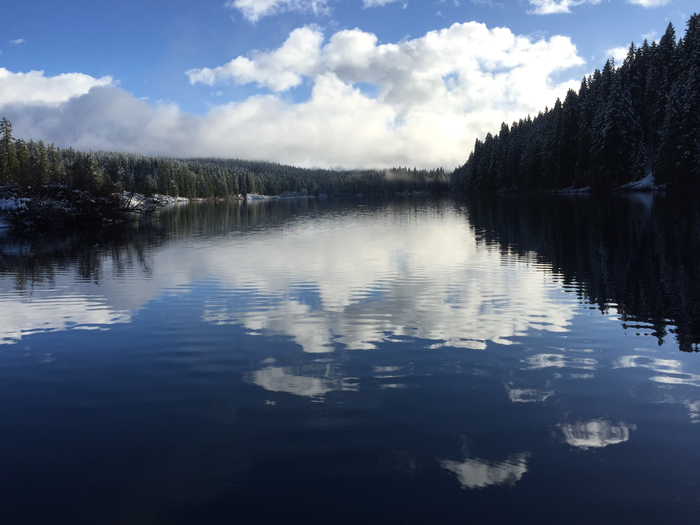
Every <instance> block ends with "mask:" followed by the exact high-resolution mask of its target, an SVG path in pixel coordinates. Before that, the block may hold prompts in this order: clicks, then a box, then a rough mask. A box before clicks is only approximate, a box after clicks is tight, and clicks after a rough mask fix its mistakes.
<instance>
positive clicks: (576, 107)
mask: <svg viewBox="0 0 700 525" xmlns="http://www.w3.org/2000/svg"><path fill="white" fill-rule="evenodd" d="M646 176H652V177H653V181H654V183H656V184H659V185H660V184H668V183H676V184H683V185H685V184H688V183H690V184H698V183H700V16H698V14H697V13H696V14H694V15H692V16H691V17H690V19H689V20H688V22H687V30H686V33H685V36H684V37H683V38H681V39H680V40H678V41H676V34H675V30H674V27H673V25H672V24H669V25H668V28H667V30H666V33H665V34H664V35H663V37H662V38H661V39H660V41H659V42H658V43H656V42H653V43H652V44H651V45H650V44H649V43H648V42H647V41H646V40H645V41H644V43H643V44H642V46H641V47H635V45H634V43H632V44H631V45H630V48H629V51H628V53H627V57H626V58H625V59H624V61H623V63H622V65H621V66H619V67H618V66H617V65H616V64H615V62H614V61H613V60H608V61H607V62H606V64H605V66H604V67H603V69H602V71H601V70H596V71H595V72H594V73H593V74H592V75H590V76H588V77H584V79H583V81H582V82H581V87H580V89H579V91H578V93H576V92H575V91H574V90H569V92H568V93H567V95H566V98H565V99H564V102H562V101H561V100H560V99H557V101H556V102H555V104H554V106H553V107H552V108H551V109H549V108H545V110H544V112H540V113H539V114H538V115H537V116H536V117H535V118H534V119H533V118H530V117H529V116H528V117H527V118H526V119H521V120H520V121H518V122H513V124H512V125H511V126H508V125H507V124H505V123H503V124H502V125H501V129H500V131H499V132H498V134H496V135H491V134H490V133H489V134H487V135H486V138H485V139H484V140H483V141H482V140H479V139H477V140H476V144H475V146H474V151H473V152H472V153H471V154H470V155H469V158H468V160H467V162H466V163H465V164H464V165H462V166H460V167H458V168H457V169H455V171H454V172H453V173H452V176H451V185H452V189H453V190H455V191H462V192H464V191H473V190H486V191H499V190H505V191H509V190H555V189H566V188H584V187H589V188H591V189H593V190H598V189H600V190H604V189H613V188H618V187H620V186H622V185H624V184H626V183H630V182H634V181H639V180H641V179H643V178H644V177H646Z"/></svg>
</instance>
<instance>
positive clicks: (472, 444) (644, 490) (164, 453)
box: [0, 199, 700, 523]
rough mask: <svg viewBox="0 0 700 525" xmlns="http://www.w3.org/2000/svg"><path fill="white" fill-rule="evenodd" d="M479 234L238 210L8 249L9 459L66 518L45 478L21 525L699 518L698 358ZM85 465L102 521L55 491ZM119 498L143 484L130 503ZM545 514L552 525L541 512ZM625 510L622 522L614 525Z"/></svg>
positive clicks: (464, 216)
mask: <svg viewBox="0 0 700 525" xmlns="http://www.w3.org/2000/svg"><path fill="white" fill-rule="evenodd" d="M358 204H360V205H358ZM644 209H646V212H647V213H649V207H645V208H644ZM479 213H480V212H479V209H478V207H476V206H474V205H471V204H470V205H467V206H466V207H465V206H464V204H463V203H460V202H454V201H451V200H449V199H442V200H428V199H426V200H418V199H416V200H411V199H409V200H406V201H390V202H382V203H369V205H365V204H363V203H361V202H360V203H358V202H352V201H350V202H345V203H338V202H328V203H326V204H324V203H322V202H321V203H316V202H313V203H309V202H305V203H298V202H297V203H277V204H272V203H267V204H266V203H258V204H256V205H255V206H249V207H245V206H240V207H239V206H238V205H237V204H231V203H225V204H219V205H213V204H208V205H202V206H199V207H197V206H190V207H184V208H178V209H173V210H171V211H170V212H168V213H166V214H164V215H163V217H162V218H161V220H160V222H158V223H157V224H155V225H154V226H152V227H143V228H142V229H141V230H139V231H137V232H132V234H130V235H128V236H126V237H125V238H123V239H120V240H118V241H115V240H113V239H107V238H105V237H99V236H98V237H99V238H98V239H96V240H95V239H92V238H88V237H86V236H79V237H78V239H79V240H75V239H73V241H71V240H68V241H66V243H65V244H66V245H70V246H69V247H68V248H66V246H63V245H60V243H56V244H55V245H54V246H53V247H46V246H45V245H42V244H41V243H39V242H34V243H32V242H30V241H23V240H19V239H15V238H13V237H10V236H8V235H5V236H4V237H2V238H1V239H0V247H2V253H3V266H2V267H1V268H0V269H1V273H0V318H1V319H2V322H1V323H0V342H1V343H2V346H0V371H1V373H2V375H1V376H0V385H2V395H3V396H4V397H3V403H4V405H3V408H2V409H0V417H1V418H2V419H0V421H2V422H3V423H0V425H2V436H3V437H2V438H1V439H0V444H2V445H3V450H5V452H4V453H2V454H0V459H1V460H2V464H3V465H5V466H6V467H7V469H8V472H10V473H13V472H14V473H15V474H18V473H19V472H22V471H25V470H26V467H27V465H29V464H34V465H40V467H39V469H40V470H39V471H42V472H43V474H42V475H43V476H44V477H45V479H46V480H47V481H45V483H47V484H48V488H46V487H45V490H46V491H47V496H46V498H47V503H46V505H45V512H47V513H48V514H46V515H44V514H42V512H44V511H42V510H36V509H34V508H33V507H32V503H33V500H34V497H33V496H32V495H31V494H30V493H24V492H22V491H23V490H24V489H26V488H27V487H29V486H31V485H32V484H33V483H36V479H35V478H34V476H35V475H33V474H32V473H31V472H32V471H31V469H30V473H29V474H27V475H25V476H24V477H23V478H22V479H23V480H24V481H22V482H20V483H18V484H16V485H14V486H12V485H8V483H7V482H5V483H3V486H2V487H0V489H3V488H4V489H6V492H5V493H6V494H8V495H9V496H12V498H14V499H8V498H7V497H6V498H0V504H1V505H0V510H2V512H3V513H5V514H6V515H7V516H10V517H12V518H13V519H15V520H17V519H23V520H24V521H25V522H29V523H31V522H36V523H40V522H42V521H43V518H45V517H46V516H47V515H51V516H59V517H65V518H66V519H71V520H72V521H74V522H75V523H80V522H85V523H88V522H95V520H97V521H100V520H102V519H103V518H104V516H105V515H110V516H112V517H114V516H116V517H117V521H119V519H123V520H127V521H128V520H131V521H133V520H134V519H136V518H138V519H141V520H142V521H143V522H145V523H150V522H153V523H156V522H158V520H163V519H164V520H166V521H167V520H170V522H172V523H187V522H191V521H195V518H197V517H200V516H204V515H206V516H209V518H211V520H212V522H217V520H220V521H221V522H226V520H228V519H231V518H232V517H238V518H241V519H244V518H245V516H246V512H254V511H255V512H261V513H262V514H260V515H259V516H258V517H259V518H261V519H262V518H265V519H281V518H282V517H287V518H289V517H290V516H295V515H296V516H301V515H304V516H306V517H307V518H308V519H309V521H311V522H323V521H324V519H326V518H327V517H328V508H330V507H333V506H341V507H342V506H344V505H347V502H348V501H349V500H348V498H349V497H350V496H348V494H352V497H351V500H352V501H356V498H365V501H367V502H368V503H367V504H370V503H371V502H374V505H378V506H379V507H377V508H380V509H381V510H378V511H377V510H376V509H375V514H367V513H368V512H369V510H368V508H365V507H363V506H362V505H360V506H358V507H357V508H356V509H355V510H353V511H347V512H346V514H345V516H346V518H347V520H348V521H352V520H354V519H359V518H360V517H364V518H366V517H367V516H368V515H370V516H373V518H372V519H370V521H387V519H388V520H389V521H391V520H392V519H400V520H402V521H404V522H416V523H417V522H421V521H424V520H425V519H427V518H430V519H443V520H445V521H446V522H451V521H459V520H462V519H463V518H464V516H465V514H464V509H465V508H470V509H472V512H473V516H476V517H477V518H478V519H477V521H480V522H484V523H486V522H489V521H492V522H494V523H496V522H503V519H506V518H507V516H508V515H509V513H510V512H513V511H518V512H520V513H521V515H523V516H525V517H528V518H529V519H537V520H541V521H544V522H547V520H550V522H551V519H553V516H557V515H559V516H561V515H562V514H561V513H563V512H564V511H565V509H568V508H579V507H578V506H579V505H582V503H581V502H584V503H585V505H586V509H588V510H582V511H580V512H579V513H578V514H577V516H579V518H576V519H575V520H574V522H580V523H585V522H587V520H588V521H590V519H592V517H594V516H597V518H598V521H597V522H600V523H604V522H610V523H613V522H614V523H622V522H643V521H644V520H645V519H648V518H649V517H650V516H651V517H652V518H654V517H662V516H666V517H668V516H674V517H675V518H678V519H681V520H682V519H683V518H684V517H687V516H689V515H691V514H692V513H693V512H694V511H695V510H698V509H697V507H698V504H697V501H698V499H697V498H698V495H697V494H696V493H695V492H694V490H695V489H693V488H692V487H693V486H694V485H692V483H694V482H696V481H697V482H698V484H699V486H700V479H698V478H699V477H700V474H698V472H700V469H696V468H695V467H694V466H699V465H700V455H699V454H698V453H697V452H694V450H695V448H696V447H695V448H693V449H688V448H687V447H682V446H680V444H681V443H685V442H695V441H696V440H697V439H698V438H700V436H699V435H698V432H699V431H700V426H698V425H696V424H694V423H698V422H700V391H699V390H698V386H700V366H699V365H698V363H697V362H696V361H697V360H696V359H695V355H691V354H687V353H682V352H679V351H678V344H677V343H676V342H675V341H674V340H673V338H672V337H671V336H668V335H667V336H666V337H665V338H664V339H663V340H661V339H659V338H658V333H657V332H655V333H657V336H656V337H655V336H652V335H646V336H645V335H639V336H637V335H636V334H637V333H638V331H639V328H638V327H639V326H645V323H647V325H649V326H651V325H650V324H649V322H648V321H645V320H644V319H637V318H634V314H632V315H630V312H631V311H632V312H633V311H634V305H630V304H625V305H623V306H624V308H618V306H616V305H615V304H614V302H613V301H612V300H609V301H607V303H606V304H604V305H601V304H597V305H595V306H594V305H592V304H591V303H590V302H589V300H588V299H589V297H587V294H588V293H589V292H588V288H586V287H587V286H590V282H595V281H594V279H591V281H590V282H588V281H583V280H581V281H578V282H577V281H576V280H575V279H572V275H570V274H566V273H562V272H561V271H559V270H557V271H555V270H554V269H553V268H554V265H555V264H556V265H557V266H559V263H560V262H561V261H560V260H559V259H556V258H554V259H553V260H552V262H548V261H547V260H546V257H543V255H542V253H538V252H535V251H532V250H530V249H528V248H529V245H528V243H527V242H522V243H521V244H517V243H514V242H512V239H510V240H509V241H508V242H507V243H503V242H500V241H499V242H500V244H499V243H495V242H492V240H486V241H485V240H484V239H485V237H488V236H489V235H497V234H496V233H495V232H497V231H498V232H500V233H498V235H503V232H502V230H498V229H497V228H499V227H500V226H499V227H496V226H494V227H493V229H492V230H484V229H483V227H482V224H481V223H480V221H481V222H483V221H484V217H485V216H482V215H479ZM510 223H511V224H512V221H511V222H510ZM71 243H72V244H71ZM541 251H542V252H544V251H546V250H541ZM587 271H588V270H587ZM611 299H614V298H612V297H611ZM601 310H602V311H601ZM620 310H623V311H624V312H623V313H621V311H620ZM633 324H634V326H628V325H633ZM85 330H87V331H85ZM654 330H657V328H654ZM665 330H668V331H670V332H672V331H673V330H674V326H673V324H672V322H671V323H668V324H667V326H666V328H665ZM650 332H651V330H649V333H650ZM691 336H692V334H691ZM659 342H663V343H664V344H663V345H662V346H659V345H658V343H659ZM97 421H99V422H100V423H99V424H95V423H96V422H97ZM44 435H54V436H56V438H55V439H53V440H50V441H48V440H45V439H44V438H43V437H42V436H44ZM146 436H150V437H146ZM26 442H31V443H34V445H35V448H34V449H28V448H27V447H26V446H25V445H24V443H26ZM81 443H82V444H83V445H82V448H81ZM658 450H660V452H656V451H658ZM42 451H43V452H42ZM45 453H47V454H49V455H50V457H51V459H48V457H47V456H42V454H45ZM42 457H43V458H44V459H41V458H42ZM137 458H148V460H147V461H145V463H144V461H143V460H139V459H137ZM76 462H80V463H81V464H82V465H83V466H82V467H80V469H79V471H80V478H77V477H76V478H73V477H71V478H70V479H68V480H66V482H65V484H66V487H68V488H67V489H66V490H68V491H69V492H71V493H80V491H81V490H83V491H88V493H90V494H93V496H94V498H95V504H94V508H93V509H92V510H90V511H85V512H83V513H82V514H81V513H79V512H76V510H75V508H76V507H75V505H77V503H75V501H76V500H75V498H74V497H72V496H66V494H64V493H63V492H62V491H61V490H58V489H53V488H50V487H51V486H52V483H53V482H52V481H51V480H55V479H58V477H59V476H60V474H59V472H60V471H61V470H62V469H64V468H70V465H75V464H76ZM81 469H82V470H81ZM639 469H643V473H642V475H641V477H639V479H637V478H635V475H636V474H634V473H635V472H637V471H638V470H639ZM669 469H670V470H669ZM679 469H680V470H679ZM39 471H37V472H39ZM97 471H101V472H110V473H111V474H110V476H108V478H110V480H109V481H102V482H100V481H96V480H97V479H99V476H97V474H96V472H97ZM294 473H296V477H295V474H294ZM37 475H38V474H37ZM76 476H77V475H76ZM96 476H97V477H96ZM292 479H294V481H293V482H291V485H290V481H291V480H292ZM574 479H579V480H580V481H579V484H580V486H579V487H578V488H577V489H576V490H574V488H573V487H572V485H571V483H572V482H573V480H574ZM652 479H653V480H654V481H653V482H652V481H650V480H652ZM146 480H151V482H148V483H147V482H146ZM156 480H157V481H156ZM643 480H646V481H643ZM152 482H156V483H157V485H158V488H157V489H155V488H153V487H152V486H151V485H152ZM105 483H106V485H105ZM624 484H627V485H628V486H629V488H630V490H632V491H633V492H632V494H634V495H633V496H630V493H627V492H625V491H624V490H622V489H621V488H620V487H621V486H623V485H624ZM108 485H109V486H113V487H115V488H116V490H117V491H122V492H123V491H124V490H125V487H140V488H139V489H138V491H136V492H132V491H129V490H127V491H126V492H127V493H128V494H127V495H125V496H122V497H121V499H120V500H119V501H120V503H118V502H116V500H115V498H114V497H112V496H111V495H105V494H107V493H105V492H103V491H102V490H101V489H99V487H103V488H104V487H106V486H108ZM88 486H89V487H93V488H87V487H88ZM95 487H98V488H95ZM494 487H501V488H503V489H504V490H506V492H503V493H500V492H499V493H497V494H491V493H490V492H488V491H489V490H493V488H494ZM91 490H92V491H93V492H90V491H91ZM95 490H96V491H97V493H94V491H95ZM108 492H109V491H108ZM137 493H138V494H140V495H139V496H137ZM544 493H547V494H550V495H551V497H552V498H553V500H552V503H551V505H549V506H546V508H538V509H535V508H532V505H529V504H528V501H531V500H532V498H537V497H541V495H542V494H544ZM264 494H266V495H267V498H268V499H270V500H271V501H274V502H275V505H274V506H273V507H274V509H273V507H269V508H268V507H267V506H264V505H263V507H264V508H265V509H266V510H262V511H261V510H260V508H261V507H260V505H261V503H262V502H263V501H264V499H265V497H264V496H263V495H264ZM489 494H490V495H489ZM144 495H145V496H144ZM319 498H320V499H322V500H323V501H324V502H325V503H323V504H320V505H319ZM465 498H466V499H465ZM611 498H612V499H611ZM616 498H619V501H618V503H615V504H616V505H617V504H619V505H622V507H624V512H625V515H624V518H623V519H622V520H620V519H619V518H620V516H619V515H617V514H615V513H614V512H612V513H609V514H601V512H608V511H609V507H608V504H609V503H606V502H614V501H617V499H616ZM678 498H681V499H680V500H679V499H678ZM437 500H441V501H442V502H443V505H442V506H441V507H440V508H438V507H437V506H436V505H435V504H433V503H432V502H434V501H437ZM66 501H67V502H68V504H66ZM421 501H422V503H421ZM678 501H681V503H678ZM494 502H497V503H496V504H495V505H496V506H494ZM610 504H612V503H610ZM310 505H311V506H314V505H315V506H314V507H313V508H314V509H315V510H314V511H311V512H310V511H308V508H309V506H310ZM650 505H651V506H652V507H653V508H654V509H656V510H653V511H650V509H649V506H650ZM32 509H33V510H32ZM255 509H257V510H255ZM275 509H276V510H275ZM605 509H608V511H605ZM309 512H310V513H309ZM650 512H651V514H650ZM176 515H177V516H178V517H177V519H176V518H175V517H174V516H176ZM601 515H603V516H609V517H610V519H607V518H604V519H602V520H600V519H599V518H600V516H601ZM144 516H150V517H151V518H152V519H151V518H145V517H144ZM616 516H617V517H616ZM635 516H636V518H638V519H637V521H634V519H635ZM577 519H578V521H576V520H577ZM628 520H629V521H628ZM639 520H642V521H639ZM340 521H342V519H341V520H340Z"/></svg>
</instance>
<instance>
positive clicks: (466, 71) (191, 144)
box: [0, 22, 583, 170]
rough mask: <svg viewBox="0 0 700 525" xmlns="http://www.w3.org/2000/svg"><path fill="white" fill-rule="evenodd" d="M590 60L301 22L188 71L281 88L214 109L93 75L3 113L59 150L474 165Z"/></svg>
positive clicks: (498, 41)
mask: <svg viewBox="0 0 700 525" xmlns="http://www.w3.org/2000/svg"><path fill="white" fill-rule="evenodd" d="M581 64H583V60H582V59H581V58H580V57H579V56H578V54H577V51H576V47H575V46H574V45H573V44H572V42H571V41H570V39H569V38H567V37H562V36H553V37H551V38H549V39H540V40H534V39H531V38H529V37H524V36H518V35H514V34H513V33H512V32H511V31H510V30H509V29H507V28H495V29H488V28H487V27H486V26H485V25H484V24H479V23H476V22H469V23H464V24H454V25H453V26H451V27H449V28H446V29H442V30H440V31H431V32H429V33H427V34H426V35H424V36H422V37H420V38H416V39H413V40H406V41H401V42H399V43H396V44H393V43H389V44H379V43H378V39H377V37H376V35H374V34H372V33H368V32H364V31H361V30H360V29H352V30H343V31H339V32H337V33H335V34H333V35H331V37H330V38H329V39H327V40H326V39H325V38H324V35H323V34H322V32H321V31H320V29H319V28H317V27H315V26H310V27H303V28H299V29H296V30H294V31H292V33H291V34H290V35H289V38H288V39H287V41H286V42H284V43H283V44H282V45H281V46H280V47H279V48H277V49H273V50H268V51H258V52H253V53H251V54H250V55H249V56H247V57H243V56H240V57H237V58H235V59H234V60H232V61H231V62H229V63H227V64H224V65H222V66H218V67H213V68H207V67H205V68H200V69H193V70H189V71H187V75H188V77H189V80H190V82H192V83H195V84H196V83H202V84H206V85H217V84H222V83H227V82H228V83H235V84H247V83H254V84H256V85H257V86H259V87H261V88H265V89H267V90H270V91H271V92H272V93H268V94H265V93H261V94H258V95H255V96H251V97H249V98H247V99H244V100H242V101H238V102H231V103H228V104H222V105H216V106H213V107H212V108H211V109H210V110H209V112H208V113H207V114H206V115H203V116H197V115H191V114H187V113H185V112H182V111H181V110H180V109H178V108H177V106H175V105H172V104H170V105H158V106H156V107H154V106H152V105H149V104H148V103H146V102H144V101H141V100H137V99H136V98H135V97H134V96H132V95H131V94H129V93H127V92H126V91H124V90H121V89H119V88H118V87H116V86H114V85H110V80H111V79H109V78H105V79H94V78H91V77H87V76H85V77H84V80H85V81H86V82H85V87H84V88H83V91H82V92H81V93H85V94H83V95H82V96H74V95H73V93H78V92H79V90H77V89H74V90H73V91H71V93H70V96H69V95H67V94H60V95H56V98H57V100H58V101H63V102H62V103H61V105H60V107H55V108H52V107H48V102H49V100H48V98H47V100H46V103H44V102H43V101H42V100H41V99H36V100H35V99H32V98H31V97H30V98H29V99H25V98H23V96H24V95H22V94H21V93H22V91H20V90H17V91H16V95H14V96H13V97H11V98H9V99H8V98H7V97H0V100H2V101H3V103H4V106H2V104H1V103H0V109H2V111H3V114H5V115H7V117H8V118H10V120H12V122H13V125H14V127H15V131H16V135H17V136H25V137H27V138H30V137H31V138H42V139H44V140H50V141H53V142H55V143H56V144H57V145H60V146H73V147H80V148H92V149H98V148H101V149H105V148H106V149H120V150H130V151H135V152H140V153H145V154H155V155H177V156H184V155H188V156H224V157H243V158H255V159H266V160H273V161H278V162H283V163H289V164H295V165H299V166H308V167H347V168H354V167H386V166H396V165H402V166H406V165H409V166H418V167H430V168H432V167H436V166H443V167H445V168H446V169H448V170H449V169H452V168H453V167H455V166H457V165H459V164H462V163H463V162H464V161H465V160H466V157H467V156H468V154H469V151H470V150H471V148H472V146H473V144H474V140H475V139H476V138H477V137H483V136H484V135H486V133H487V132H489V131H491V132H493V131H494V130H497V129H498V128H499V126H500V124H501V122H503V121H505V122H509V123H510V122H512V121H513V120H517V119H519V118H525V117H526V116H527V115H528V113H530V114H536V113H537V112H539V111H541V110H543V109H544V107H545V106H551V105H552V104H553V103H554V100H555V99H556V98H557V97H563V96H564V95H565V94H566V90H567V89H568V88H574V89H576V88H578V85H579V82H578V81H576V80H571V81H568V82H559V83H557V82H555V81H554V80H553V75H554V74H557V73H559V72H561V71H563V70H566V69H567V68H569V67H572V66H576V65H581ZM3 71H4V70H3ZM8 75H10V77H8ZM27 75H30V74H27ZM5 76H6V77H8V78H12V79H13V82H17V81H18V79H20V78H23V77H22V74H21V73H20V74H10V73H9V72H7V73H6V74H5ZM577 76H578V75H577ZM41 77H42V78H43V75H41ZM68 77H70V75H68ZM71 78H73V77H71ZM60 80H61V79H60V77H51V78H50V79H47V80H45V81H46V82H54V83H56V84H59V83H60ZM64 80H65V79H64ZM75 80H76V81H77V78H75ZM3 82H5V79H3V78H0V93H2V91H1V90H2V89H4V88H3V87H2V85H3ZM76 83H77V82H76ZM302 83H306V84H308V85H309V86H310V87H311V92H310V96H309V97H308V99H307V100H305V101H303V102H300V103H299V102H294V101H292V100H290V99H289V97H287V96H286V95H285V92H286V91H288V90H290V89H293V88H294V87H295V86H299V85H300V84H302ZM367 85H370V86H372V89H370V90H366V89H365V86H367ZM90 87H91V89H90ZM88 90H89V91H88ZM368 91H369V92H371V94H367V92H368ZM47 97H48V95H47ZM51 102H52V103H53V104H54V105H55V101H51ZM28 103H31V104H33V106H32V107H31V108H29V107H27V104H28ZM20 104H21V107H19V105H20Z"/></svg>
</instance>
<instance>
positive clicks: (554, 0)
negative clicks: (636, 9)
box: [530, 0, 654, 15]
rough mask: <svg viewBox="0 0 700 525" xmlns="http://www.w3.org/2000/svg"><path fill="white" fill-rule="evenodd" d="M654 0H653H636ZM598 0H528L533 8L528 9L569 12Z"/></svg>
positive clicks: (548, 13)
mask: <svg viewBox="0 0 700 525" xmlns="http://www.w3.org/2000/svg"><path fill="white" fill-rule="evenodd" d="M637 1H654V0H637ZM599 3H600V0H530V5H532V6H534V7H535V8H534V9H533V10H532V11H530V14H534V15H552V14H557V13H570V12H571V8H572V7H576V6H578V5H581V4H594V5H595V4H599Z"/></svg>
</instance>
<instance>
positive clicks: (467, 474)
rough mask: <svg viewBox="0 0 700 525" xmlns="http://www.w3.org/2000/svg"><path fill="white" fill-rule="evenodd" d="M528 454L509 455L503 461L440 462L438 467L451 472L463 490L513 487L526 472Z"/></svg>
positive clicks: (469, 460)
mask: <svg viewBox="0 0 700 525" xmlns="http://www.w3.org/2000/svg"><path fill="white" fill-rule="evenodd" d="M529 457H530V454H529V453H527V452H523V453H520V454H511V455H510V456H509V457H508V459H507V460H505V461H487V460H484V459H478V458H475V459H470V458H467V459H465V460H464V461H450V460H443V461H440V466H441V467H442V468H444V469H446V470H449V471H450V472H453V473H454V474H455V475H456V476H457V479H458V480H459V483H460V485H461V486H462V488H463V489H480V488H484V487H488V486H490V485H504V484H507V485H515V484H516V483H517V482H518V481H520V479H521V478H522V477H523V475H524V474H525V473H526V472H527V460H528V458H529Z"/></svg>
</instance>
